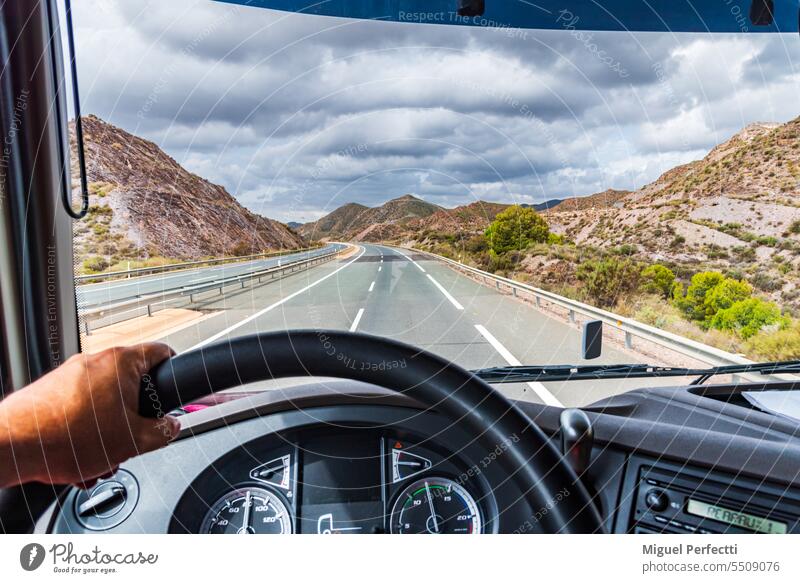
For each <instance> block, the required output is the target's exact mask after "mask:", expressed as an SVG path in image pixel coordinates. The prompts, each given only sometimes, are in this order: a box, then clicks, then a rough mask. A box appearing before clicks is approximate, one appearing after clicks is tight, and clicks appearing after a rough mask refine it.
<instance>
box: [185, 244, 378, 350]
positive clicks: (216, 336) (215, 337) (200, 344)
mask: <svg viewBox="0 0 800 583" xmlns="http://www.w3.org/2000/svg"><path fill="white" fill-rule="evenodd" d="M366 250H367V249H366V248H365V247H362V248H361V253H359V254H358V255H356V256H355V257H353V258H352V259H351V260H350V261H348V262H347V263H345V264H344V265H342V266H341V267H340V268H338V269H336V270H335V271H331V272H330V273H329V274H328V275H326V276H324V277H320V278H319V279H318V280H317V281H315V282H314V283H310V284H308V285H307V286H306V287H304V288H303V289H299V290H297V291H296V292H294V293H292V294H289V295H288V296H286V297H285V298H281V299H280V300H278V301H277V302H275V303H274V304H271V305H269V306H267V307H266V308H264V309H263V310H260V311H258V312H256V313H255V314H252V315H250V316H248V317H247V318H245V319H244V320H241V321H239V322H237V323H236V324H234V325H233V326H229V327H227V328H225V329H224V330H222V331H221V332H217V333H216V334H214V335H213V336H209V337H208V338H206V339H205V340H203V341H202V342H198V343H197V344H195V345H194V346H192V347H191V348H190V349H189V350H194V349H195V348H202V347H203V346H205V345H207V344H211V343H212V342H214V341H215V340H219V339H220V338H222V337H223V336H227V335H228V334H230V333H231V332H233V331H234V330H236V329H237V328H241V327H242V326H244V325H245V324H247V323H248V322H252V321H253V320H255V319H256V318H260V317H261V316H263V315H264V314H266V313H267V312H269V311H271V310H274V309H275V308H277V307H278V306H280V305H282V304H285V303H286V302H288V301H289V300H291V299H292V298H294V297H297V296H299V295H300V294H302V293H304V292H307V291H308V290H310V289H311V288H312V287H314V286H317V285H319V284H321V283H322V282H323V281H325V280H326V279H328V278H330V277H333V276H334V275H336V274H337V273H339V272H340V271H341V270H342V269H344V268H345V267H349V266H350V265H352V264H353V263H355V262H356V261H358V259H359V258H360V257H361V256H362V255H363V254H364V253H365V252H366Z"/></svg>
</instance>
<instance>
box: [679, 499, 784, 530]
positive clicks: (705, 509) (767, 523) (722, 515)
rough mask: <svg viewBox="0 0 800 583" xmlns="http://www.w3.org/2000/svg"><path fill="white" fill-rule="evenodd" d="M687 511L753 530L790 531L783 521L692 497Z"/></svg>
mask: <svg viewBox="0 0 800 583" xmlns="http://www.w3.org/2000/svg"><path fill="white" fill-rule="evenodd" d="M686 512H688V513H689V514H694V515H695V516H701V517H703V518H710V519H711V520H717V521H719V522H724V523H725V524H730V525H732V526H738V527H739V528H744V529H746V530H751V531H753V532H761V533H765V534H786V532H787V531H788V527H787V526H786V524H785V523H783V522H777V521H775V520H769V519H768V518H763V517H761V516H755V515H753V514H747V513H746V512H739V511H738V510H731V509H730V508H723V507H722V506H714V505H713V504H707V503H706V502H700V501H699V500H691V499H690V500H689V503H688V504H687V505H686Z"/></svg>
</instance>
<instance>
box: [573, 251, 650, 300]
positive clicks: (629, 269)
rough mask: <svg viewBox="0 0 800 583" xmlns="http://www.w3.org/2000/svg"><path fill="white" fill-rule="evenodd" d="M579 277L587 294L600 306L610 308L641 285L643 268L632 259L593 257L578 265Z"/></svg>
mask: <svg viewBox="0 0 800 583" xmlns="http://www.w3.org/2000/svg"><path fill="white" fill-rule="evenodd" d="M577 276H578V279H580V280H581V281H582V282H583V283H584V285H585V289H586V293H587V295H588V296H589V297H590V298H591V299H592V300H593V301H594V302H595V303H596V304H597V305H598V306H600V307H605V308H610V307H613V306H614V304H616V302H617V298H618V297H620V296H621V295H623V294H625V293H626V292H631V291H633V290H635V289H637V288H638V287H639V280H640V276H641V270H640V268H639V266H638V265H637V264H636V263H634V262H633V261H631V260H630V259H625V260H621V259H617V258H616V257H609V258H606V259H600V260H597V259H592V260H589V261H586V262H584V263H582V264H581V265H580V266H579V267H578V272H577Z"/></svg>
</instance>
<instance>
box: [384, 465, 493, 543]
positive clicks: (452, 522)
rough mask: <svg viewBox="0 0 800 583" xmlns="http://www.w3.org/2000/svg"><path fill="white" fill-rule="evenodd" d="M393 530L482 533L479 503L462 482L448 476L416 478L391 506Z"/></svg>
mask: <svg viewBox="0 0 800 583" xmlns="http://www.w3.org/2000/svg"><path fill="white" fill-rule="evenodd" d="M390 530H391V532H392V534H480V532H481V515H480V511H479V510H478V505H477V503H476V502H475V500H474V499H473V498H472V496H470V494H469V492H467V491H466V490H465V489H464V488H463V487H462V486H461V485H460V484H458V483H456V482H454V481H453V480H448V479H447V478H433V477H432V478H424V479H421V480H417V481H416V482H414V483H413V484H411V485H410V486H408V487H407V488H406V489H405V490H403V491H402V492H401V493H400V496H399V497H398V498H397V500H396V501H395V503H394V507H393V508H392V518H391V525H390Z"/></svg>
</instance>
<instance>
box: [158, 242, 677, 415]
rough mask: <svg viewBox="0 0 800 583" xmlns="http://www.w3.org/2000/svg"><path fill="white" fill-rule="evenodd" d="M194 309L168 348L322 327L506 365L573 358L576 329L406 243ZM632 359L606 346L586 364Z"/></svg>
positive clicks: (568, 401)
mask: <svg viewBox="0 0 800 583" xmlns="http://www.w3.org/2000/svg"><path fill="white" fill-rule="evenodd" d="M194 307H195V309H201V310H204V311H209V312H211V313H213V314H215V315H214V316H213V317H210V318H206V319H203V320H202V321H199V322H198V323H197V324H195V325H192V326H189V327H186V328H183V329H180V330H179V331H177V332H175V333H173V334H170V335H168V336H166V337H164V338H162V339H161V340H163V341H165V342H167V343H169V344H170V345H171V346H173V347H174V348H175V349H176V350H177V351H179V352H180V351H184V350H188V349H191V348H196V347H200V346H203V345H206V344H209V343H211V342H214V341H218V340H223V339H225V338H233V337H235V336H238V335H243V334H251V333H254V332H263V331H274V330H282V329H291V328H327V329H342V330H351V331H359V332H365V333H369V334H377V335H383V336H388V337H390V338H394V339H397V340H401V341H403V342H407V343H410V344H413V345H416V346H419V347H421V348H425V349H427V350H429V351H431V352H434V353H437V354H439V355H441V356H444V357H446V358H448V359H450V360H452V361H454V362H456V363H458V364H460V365H462V366H464V367H466V368H469V369H476V368H482V367H487V366H499V365H507V364H567V363H569V364H580V363H581V359H580V341H581V332H580V331H579V330H577V329H575V328H573V327H571V326H570V325H568V324H567V323H566V322H561V321H559V320H557V319H554V318H552V317H549V316H546V315H544V314H542V313H541V312H539V311H538V310H536V309H535V308H533V307H532V306H530V305H528V304H524V303H522V302H520V301H518V300H515V299H514V298H512V297H510V296H508V295H504V294H501V293H499V292H498V291H496V290H495V289H493V288H490V287H487V286H483V285H481V284H479V283H477V282H475V281H473V280H471V279H469V278H467V277H465V276H463V275H461V274H459V273H457V272H455V271H453V270H451V269H450V268H448V267H446V266H445V265H443V264H442V263H440V262H438V261H435V260H430V259H428V258H426V257H425V256H423V255H419V254H414V253H413V252H411V251H407V250H403V251H399V250H397V249H392V248H389V247H383V246H378V245H367V244H360V245H359V248H358V250H357V252H356V253H354V254H352V255H350V256H347V257H345V258H343V259H340V260H336V261H331V262H328V263H325V264H322V265H320V266H318V267H315V268H312V269H310V270H308V271H303V272H300V273H298V274H295V275H292V276H289V277H286V278H283V279H280V280H276V281H274V282H271V283H266V284H264V285H258V286H253V287H247V288H245V289H243V290H237V291H235V292H232V293H226V294H225V295H223V296H219V295H213V296H210V297H209V298H208V300H207V301H206V302H202V301H201V302H199V303H196V305H195V306H194ZM630 362H637V359H636V357H635V355H631V354H629V353H625V352H622V351H620V350H616V349H614V348H605V349H604V353H603V356H602V357H601V358H600V359H597V360H594V361H592V363H630ZM680 383H681V380H680V379H663V380H661V381H660V382H659V381H658V380H656V379H645V380H641V379H633V380H621V381H620V380H606V381H597V380H592V381H576V382H569V383H567V382H561V383H545V384H541V383H529V384H506V385H495V386H496V387H497V388H498V389H500V390H501V391H502V392H504V393H505V394H507V395H508V396H509V397H512V398H516V399H527V400H533V401H538V402H544V403H548V404H551V405H557V406H583V405H587V404H589V403H592V402H595V401H597V400H599V399H601V398H604V397H607V396H610V395H612V394H617V393H621V392H625V391H628V390H631V389H633V388H637V387H640V386H645V385H664V384H673V385H676V384H680Z"/></svg>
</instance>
